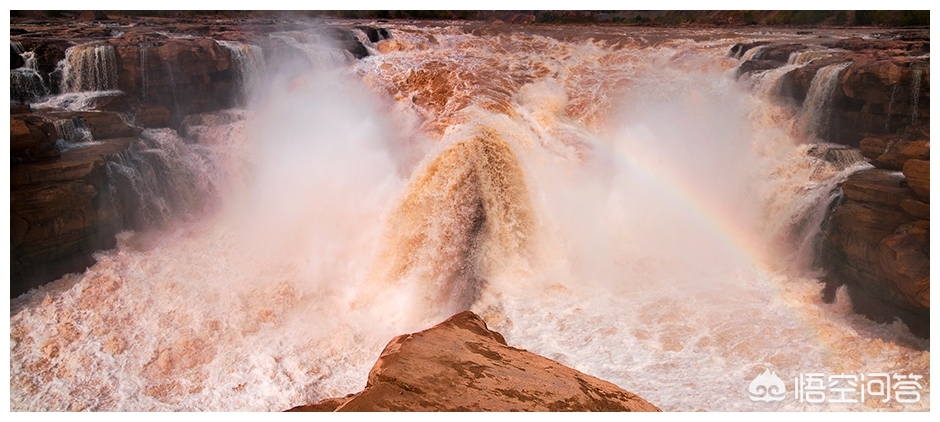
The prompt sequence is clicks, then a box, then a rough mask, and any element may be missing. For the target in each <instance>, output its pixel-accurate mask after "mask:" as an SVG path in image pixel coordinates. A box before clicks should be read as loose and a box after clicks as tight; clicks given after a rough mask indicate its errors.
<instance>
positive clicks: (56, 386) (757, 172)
mask: <svg viewBox="0 0 940 422" xmlns="http://www.w3.org/2000/svg"><path fill="white" fill-rule="evenodd" d="M387 28H388V30H389V32H390V34H391V38H388V39H384V40H381V41H379V42H377V43H369V42H367V45H366V47H367V48H368V49H369V50H370V52H372V53H373V55H371V56H369V57H367V58H364V59H361V60H358V61H354V62H350V63H351V64H345V62H344V61H343V60H342V57H343V56H342V55H339V56H338V58H337V57H334V56H335V55H331V54H326V53H323V51H329V50H323V49H322V48H319V47H318V46H319V44H318V43H320V42H321V41H322V40H319V39H317V38H316V37H312V36H311V37H303V36H300V35H298V34H293V33H292V34H288V35H290V36H289V37H288V35H285V34H284V33H281V34H279V35H277V36H280V37H286V38H289V39H291V40H292V42H296V43H297V44H298V45H299V46H298V47H297V48H298V49H305V50H304V51H307V52H317V54H315V55H314V56H316V57H327V58H328V59H329V60H321V61H319V62H317V65H316V66H312V67H311V68H310V69H291V72H287V73H286V75H277V74H271V73H267V74H265V76H264V78H263V80H262V78H260V77H258V76H257V73H258V72H263V71H264V70H263V69H262V68H260V67H259V66H258V63H259V61H258V60H259V57H260V51H259V50H258V49H257V48H253V47H252V46H251V45H248V44H239V43H227V44H224V45H225V47H226V48H228V49H230V50H232V51H237V52H238V55H237V56H238V57H239V60H241V61H243V62H244V63H246V64H244V66H245V69H241V70H240V72H242V73H239V78H240V79H241V80H243V81H250V84H251V86H249V87H246V90H250V91H252V92H253V94H252V95H249V98H250V99H249V100H248V101H246V106H245V110H239V111H229V112H223V113H217V114H213V115H207V116H202V120H201V121H200V122H196V123H194V124H192V125H191V132H192V133H191V134H190V136H193V137H195V138H198V143H187V144H184V143H182V142H180V141H179V139H178V138H177V137H175V136H176V134H175V133H170V132H172V131H169V132H168V130H149V131H147V132H145V133H144V135H142V136H143V138H142V139H146V140H149V141H148V143H145V145H148V147H147V148H145V149H146V151H149V154H155V155H158V156H160V157H164V159H163V160H162V161H160V162H161V163H166V166H168V167H171V166H174V165H176V164H173V163H175V162H182V163H184V164H179V165H180V166H182V167H184V168H183V169H176V168H166V169H162V170H161V171H168V172H178V171H183V172H184V176H181V178H180V180H181V181H182V182H180V183H183V182H185V186H184V185H180V186H179V192H176V193H174V195H179V194H182V193H185V195H184V196H186V197H185V198H182V199H179V200H180V201H198V202H200V203H202V202H206V201H209V202H211V203H212V204H213V205H212V206H207V207H196V208H197V209H200V210H205V211H203V212H200V213H187V214H185V215H182V216H179V215H174V216H172V218H171V217H170V216H167V215H165V214H166V213H164V212H163V211H164V210H168V209H169V208H167V207H163V208H160V207H158V205H159V204H151V205H153V207H156V208H154V209H155V210H157V211H160V212H157V211H154V213H155V214H154V215H155V216H156V215H158V216H159V218H160V221H161V224H159V225H156V226H157V227H155V228H151V229H147V230H140V231H137V232H131V231H127V232H123V233H122V234H120V235H119V241H118V247H117V248H116V249H113V250H110V251H102V252H99V253H98V254H97V256H96V258H97V261H98V262H97V264H96V265H94V266H93V267H91V268H89V269H88V270H87V271H86V272H84V273H82V274H70V275H67V276H65V277H63V278H62V279H60V280H58V281H56V282H54V283H52V284H49V285H46V286H43V287H41V288H39V289H36V290H33V291H31V292H29V293H27V294H25V295H23V296H20V297H18V298H16V299H14V300H13V301H12V302H11V321H10V330H11V342H10V354H11V362H10V372H11V382H10V390H11V391H10V393H11V408H12V409H13V410H128V411H131V410H254V411H273V410H283V409H287V408H290V407H292V406H296V405H300V404H305V403H312V402H316V401H318V400H320V399H324V398H328V397H336V396H342V395H345V394H348V393H351V392H355V391H358V390H360V389H362V388H363V387H364V385H365V381H366V376H367V373H368V371H369V368H370V367H371V366H372V364H373V363H374V362H375V360H376V358H377V357H378V355H379V353H380V351H381V350H382V348H383V347H384V345H385V344H386V343H387V342H388V341H389V340H390V339H391V338H392V337H394V336H395V335H398V334H402V333H406V332H413V331H416V330H420V329H424V328H427V327H429V326H431V325H433V324H435V323H437V322H440V321H442V320H443V319H445V318H446V317H448V316H450V315H452V314H454V313H456V312H459V311H462V310H466V309H470V310H472V311H474V312H477V313H478V314H480V315H481V316H482V317H483V318H484V319H485V320H486V321H487V323H488V324H489V325H490V327H491V328H493V329H495V330H497V331H499V332H501V333H502V334H503V335H504V336H505V337H506V340H507V341H508V343H509V344H510V345H512V346H514V347H520V348H525V349H528V350H530V351H532V352H535V353H538V354H541V355H544V356H547V357H549V358H552V359H555V360H557V361H559V362H561V363H563V364H565V365H568V366H571V367H573V368H575V369H578V370H580V371H583V372H586V373H588V374H591V375H594V376H597V377H599V378H601V379H604V380H608V381H611V382H613V383H615V384H617V385H619V386H620V387H623V388H624V389H627V390H629V391H631V392H635V393H637V394H638V395H640V396H642V397H644V398H645V399H647V400H649V401H650V402H652V403H654V404H656V405H657V406H659V407H661V408H662V409H664V410H683V411H690V410H876V409H877V410H881V409H887V410H922V409H928V408H929V391H930V370H929V358H930V353H929V341H926V340H922V339H918V338H917V337H914V336H913V335H911V334H910V333H909V331H908V330H907V328H906V327H905V326H904V325H903V324H902V323H900V322H896V323H894V324H888V325H883V324H881V325H880V324H876V323H873V322H871V321H868V320H866V319H864V318H862V317H860V316H857V315H855V314H853V313H852V311H851V304H850V303H849V299H848V297H847V295H846V294H845V293H844V292H841V291H840V292H838V293H837V295H836V301H835V303H832V304H827V303H824V302H823V301H822V299H821V295H820V290H821V284H820V283H819V282H818V277H819V276H820V274H818V273H816V272H814V271H813V269H812V268H811V264H812V260H813V254H814V248H813V244H814V239H816V236H817V235H818V234H819V229H820V226H821V225H822V219H823V216H824V213H825V210H826V207H827V206H828V204H829V203H830V202H831V200H832V199H833V195H834V193H833V190H834V188H835V187H836V185H837V183H839V182H840V181H841V180H843V179H844V178H845V177H846V176H847V175H848V174H850V173H851V172H852V171H855V170H857V169H859V168H864V167H866V166H868V164H866V163H864V161H863V159H862V158H861V157H860V156H858V155H857V154H855V155H853V154H851V153H845V154H841V155H840V154H838V153H836V154H825V152H826V150H828V149H829V148H833V149H834V148H835V147H831V146H829V145H826V144H815V143H814V136H815V134H816V133H817V131H819V130H824V129H825V128H824V126H823V124H822V123H820V122H821V121H819V120H812V123H806V120H804V119H806V118H805V117H803V115H801V114H800V113H799V112H798V110H793V109H791V108H788V107H786V106H783V105H778V104H776V103H775V102H774V101H773V100H772V98H771V95H772V94H773V92H772V91H773V90H772V89H759V88H760V87H761V86H766V85H763V84H765V83H769V84H772V83H773V81H768V80H764V81H747V80H741V81H738V80H736V79H735V71H734V70H735V67H736V66H737V65H738V64H739V62H740V60H741V59H739V58H734V57H729V56H728V55H727V53H728V51H729V50H730V47H731V46H732V45H734V44H735V43H738V42H746V41H750V40H752V39H753V38H754V37H757V35H749V34H735V33H731V32H718V31H708V30H699V31H678V30H674V31H663V30H652V29H651V30H646V31H645V32H644V31H643V30H638V31H636V30H635V31H634V32H630V33H626V32H623V30H616V29H609V30H607V29H596V28H593V29H591V31H595V32H597V33H596V34H585V33H584V32H583V31H579V30H578V29H577V28H573V27H563V28H541V29H539V30H538V31H531V33H526V32H513V31H510V30H501V29H493V28H490V29H483V30H477V31H474V32H471V31H469V30H466V29H465V28H463V27H461V26H453V25H451V26H446V25H445V26H427V27H418V26H412V25H405V24H389V25H387ZM794 38H795V37H794ZM365 39H366V40H367V39H368V38H365ZM795 39H796V38H795ZM315 47H317V48H315ZM320 47H322V46H320ZM318 48H319V49H318ZM752 51H754V54H758V53H759V51H757V49H754V50H752ZM108 54H110V53H109V52H108V51H106V50H104V49H102V48H101V47H88V48H85V49H83V50H78V49H76V50H72V51H71V52H70V55H69V61H70V62H69V66H70V69H76V68H86V67H87V68H88V69H89V70H88V71H89V72H94V75H93V77H85V76H81V75H78V76H76V75H67V76H66V77H65V79H63V80H64V81H65V84H66V85H67V87H68V89H65V90H64V91H79V90H87V89H95V90H109V89H113V88H114V86H113V84H111V83H110V82H109V81H110V80H111V78H112V76H110V75H111V74H110V73H109V72H110V70H108V69H110V68H109V67H107V66H106V67H104V68H99V66H97V65H96V64H94V63H89V62H88V61H89V60H93V59H92V57H99V56H101V57H104V58H107V57H108ZM311 54H313V53H311ZM265 59H267V60H273V59H272V58H271V57H265ZM807 60H810V58H803V59H801V60H796V59H794V60H793V63H792V64H791V65H792V66H797V65H802V64H805V63H806V61H807ZM249 65H250V66H249ZM108 66H110V65H108ZM836 67H838V66H836ZM246 69H247V70H246ZM824 70H826V72H823V71H820V73H821V74H825V75H829V76H831V73H836V74H837V73H838V71H839V70H841V69H838V68H831V69H830V68H826V69H824ZM771 72H773V71H771ZM836 76H837V75H836ZM773 77H774V76H772V75H765V79H768V78H773ZM776 77H779V75H777V76H776ZM246 83H247V82H246ZM825 83H827V81H826V80H820V81H818V84H819V85H820V86H819V88H818V93H817V94H814V92H816V91H813V92H811V93H810V97H812V96H813V95H825V93H826V92H827V91H826V90H825V89H826V86H824V84H825ZM828 83H831V81H830V82H828ZM816 85H817V82H815V81H814V85H813V86H814V88H815V87H816ZM813 101H818V104H821V105H820V106H819V107H820V110H814V112H821V110H824V108H825V104H826V102H825V98H808V99H807V102H809V103H812V104H817V103H815V102H813ZM47 104H55V101H54V100H50V101H47ZM804 109H805V107H804ZM232 116H234V117H232ZM807 128H809V129H807ZM142 145H143V144H142ZM827 156H828V158H829V159H828V160H827V159H826V158H827ZM832 156H836V157H839V158H838V159H832ZM174 157H176V158H174ZM170 158H172V159H170ZM186 163H188V164H186ZM118 165H123V166H125V167H128V166H130V164H129V163H128V162H126V161H125V162H121V163H116V164H115V166H118ZM128 168H129V167H128ZM194 169H196V170H194ZM115 170H119V169H118V168H117V167H115ZM125 170H127V169H125ZM127 171H131V170H127ZM186 172H188V173H186ZM144 200H146V199H145V198H142V199H141V201H144ZM158 208H159V209H158ZM191 208H192V207H190V208H187V209H191ZM167 212H169V211H167ZM155 218H156V217H155ZM767 369H769V370H771V371H773V372H774V373H775V374H776V375H777V376H779V377H780V378H782V381H783V382H784V383H785V385H786V388H787V396H786V397H785V398H784V399H783V400H781V401H773V402H762V401H753V400H751V399H750V398H749V394H750V393H749V391H748V388H749V385H750V383H751V381H752V380H754V379H755V377H757V376H758V375H760V374H761V373H762V372H764V371H765V370H767ZM813 373H821V374H824V375H825V376H829V375H856V376H862V375H864V376H866V377H868V376H870V375H871V374H878V373H887V374H890V375H894V374H902V375H909V374H914V375H917V376H921V377H923V378H922V379H920V381H919V382H920V384H921V386H922V389H920V390H917V391H918V392H919V394H920V400H919V401H917V402H915V403H901V402H899V401H898V400H886V401H885V400H882V397H877V396H874V397H867V398H866V400H864V401H863V402H861V403H841V404H840V403H833V402H831V401H827V402H825V403H809V402H807V401H806V400H802V401H801V400H800V399H799V397H797V396H794V378H797V379H799V378H800V377H801V376H802V375H805V374H813ZM866 379H868V378H866Z"/></svg>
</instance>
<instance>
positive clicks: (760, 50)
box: [741, 45, 767, 62]
mask: <svg viewBox="0 0 940 422" xmlns="http://www.w3.org/2000/svg"><path fill="white" fill-rule="evenodd" d="M766 49H767V46H766V45H761V46H757V47H754V48H752V49H750V50H747V51H745V52H744V54H743V55H742V56H741V61H742V62H746V61H748V60H760V58H761V56H762V55H763V54H764V50H766Z"/></svg>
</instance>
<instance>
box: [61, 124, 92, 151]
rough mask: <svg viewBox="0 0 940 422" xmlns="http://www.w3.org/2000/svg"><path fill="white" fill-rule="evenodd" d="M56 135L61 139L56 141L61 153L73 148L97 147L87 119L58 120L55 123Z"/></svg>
mask: <svg viewBox="0 0 940 422" xmlns="http://www.w3.org/2000/svg"><path fill="white" fill-rule="evenodd" d="M53 124H54V125H55V130H56V133H57V134H58V135H59V138H58V139H57V140H56V148H58V150H59V152H66V151H68V150H70V149H73V148H80V147H83V146H91V145H97V144H98V142H94V137H93V136H92V134H91V130H90V129H89V128H88V125H87V124H86V123H85V119H82V118H81V117H79V116H72V117H71V118H68V119H58V120H56V121H54V122H53Z"/></svg>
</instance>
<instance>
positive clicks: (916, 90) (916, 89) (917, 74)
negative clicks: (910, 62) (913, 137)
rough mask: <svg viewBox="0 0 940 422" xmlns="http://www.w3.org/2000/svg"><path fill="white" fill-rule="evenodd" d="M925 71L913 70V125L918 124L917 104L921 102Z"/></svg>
mask: <svg viewBox="0 0 940 422" xmlns="http://www.w3.org/2000/svg"><path fill="white" fill-rule="evenodd" d="M923 74H924V70H923V69H917V68H914V69H913V70H911V125H913V124H915V123H917V102H918V101H919V100H920V78H921V76H922V75H923Z"/></svg>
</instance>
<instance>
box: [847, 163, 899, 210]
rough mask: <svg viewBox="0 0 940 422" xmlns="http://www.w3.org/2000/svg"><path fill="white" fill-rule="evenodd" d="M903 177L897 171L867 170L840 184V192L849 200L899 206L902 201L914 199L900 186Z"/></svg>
mask: <svg viewBox="0 0 940 422" xmlns="http://www.w3.org/2000/svg"><path fill="white" fill-rule="evenodd" d="M903 181H904V175H903V174H901V173H900V172H897V171H891V170H882V169H869V170H862V171H859V172H856V173H854V174H852V175H851V176H849V178H848V179H846V180H845V182H843V183H842V191H843V192H845V196H846V197H847V198H849V199H851V200H855V201H860V202H874V203H877V204H883V205H893V206H900V205H901V200H903V199H914V195H913V193H912V192H911V190H910V189H908V188H906V187H904V186H902V183H901V182H903Z"/></svg>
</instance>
